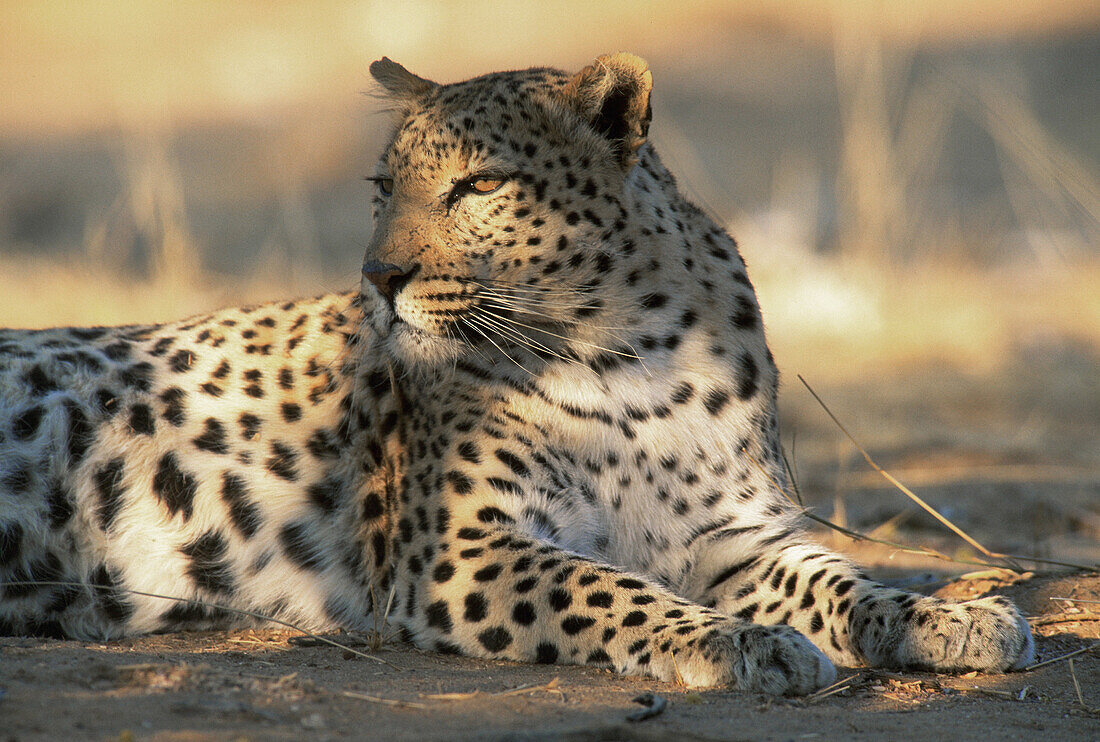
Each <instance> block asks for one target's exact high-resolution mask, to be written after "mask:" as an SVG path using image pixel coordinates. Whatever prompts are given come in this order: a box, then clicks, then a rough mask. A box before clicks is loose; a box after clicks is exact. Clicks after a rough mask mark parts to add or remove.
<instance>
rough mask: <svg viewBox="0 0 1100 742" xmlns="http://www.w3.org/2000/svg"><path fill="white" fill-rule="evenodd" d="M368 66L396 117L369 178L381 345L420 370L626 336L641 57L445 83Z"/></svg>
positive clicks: (369, 262)
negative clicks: (623, 294) (618, 332)
mask: <svg viewBox="0 0 1100 742" xmlns="http://www.w3.org/2000/svg"><path fill="white" fill-rule="evenodd" d="M371 74H372V75H373V76H374V78H375V80H376V81H377V82H378V83H379V85H380V86H381V88H382V90H383V92H382V95H383V98H384V99H385V100H386V102H387V104H388V106H389V107H390V108H391V109H392V111H393V114H394V116H395V118H396V121H397V125H396V128H395V131H394V133H393V135H392V137H391V139H390V142H389V145H388V146H387V147H386V149H385V151H384V153H383V154H382V156H381V158H380V159H379V161H378V164H377V169H376V172H375V174H374V176H373V177H372V178H370V179H371V180H373V181H374V182H375V183H376V185H377V192H376V194H375V195H374V198H373V212H374V220H375V229H374V233H373V236H372V239H371V241H370V244H369V246H368V248H367V251H366V256H365V261H364V264H363V280H362V285H361V293H362V298H363V303H364V306H365V308H366V309H367V316H368V321H369V323H370V325H371V327H372V330H373V331H374V333H375V334H376V336H377V337H378V338H379V339H380V341H381V343H382V348H383V350H384V352H387V353H389V354H390V356H391V357H392V358H393V359H394V360H395V361H397V362H398V363H400V364H401V365H403V366H405V367H406V368H409V369H416V368H418V367H423V368H431V367H436V366H439V365H442V364H449V363H451V362H453V361H455V360H457V359H460V358H463V357H469V356H477V357H481V358H486V359H490V358H492V359H494V362H495V363H503V364H506V365H507V364H508V361H507V360H506V359H504V358H503V357H502V356H505V355H506V356H509V357H510V358H511V359H512V362H513V363H514V364H515V365H516V366H518V367H522V368H531V367H532V366H535V365H538V364H543V363H549V362H558V361H560V360H564V359H573V360H575V359H577V358H578V357H583V356H585V355H591V354H592V353H595V352H597V351H598V350H601V349H606V348H608V347H609V346H611V345H614V343H615V342H616V341H615V339H614V338H615V335H614V330H613V329H612V328H614V327H622V326H623V325H624V324H629V322H630V321H631V317H630V307H631V306H632V305H631V304H630V302H620V301H618V300H617V299H618V297H617V292H620V291H622V290H623V286H624V285H625V284H624V282H623V281H622V280H621V278H618V279H617V278H614V276H615V275H616V274H617V273H618V272H623V271H625V270H626V267H625V263H626V262H629V260H630V258H631V256H632V255H634V254H635V252H636V249H635V248H636V245H635V243H636V241H637V236H636V230H635V226H636V225H633V224H632V217H631V210H632V209H631V206H630V203H629V199H628V198H627V194H626V191H627V190H628V189H629V181H630V175H631V171H632V170H635V169H637V168H636V164H637V161H638V156H639V150H640V149H641V148H643V147H645V146H646V136H647V131H648V126H649V120H650V108H649V95H650V89H651V87H652V78H651V76H650V73H649V70H648V68H647V66H646V64H645V62H643V61H642V60H641V59H639V58H637V57H635V56H633V55H630V54H615V55H610V56H602V57H600V58H598V59H596V60H595V61H594V62H593V63H592V64H591V65H589V66H588V67H585V68H584V69H583V70H581V71H580V72H579V73H577V74H576V75H568V74H566V73H564V72H561V71H558V70H553V69H529V70H523V71H517V72H502V73H495V74H490V75H485V76H482V77H477V78H474V79H471V80H467V81H464V82H459V83H454V84H448V85H440V84H437V83H434V82H431V81H429V80H426V79H424V78H421V77H418V76H416V75H414V74H412V73H411V72H409V71H408V70H406V69H405V68H404V67H402V66H400V65H398V64H396V63H395V62H392V61H390V60H389V59H386V58H383V59H381V60H379V61H377V62H375V63H374V64H372V65H371Z"/></svg>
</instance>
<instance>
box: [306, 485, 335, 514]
mask: <svg viewBox="0 0 1100 742" xmlns="http://www.w3.org/2000/svg"><path fill="white" fill-rule="evenodd" d="M306 494H307V495H308V496H309V501H310V502H312V503H313V504H314V505H316V506H317V507H318V508H320V509H321V511H322V512H323V513H325V514H326V515H331V514H332V513H333V512H335V511H336V507H337V505H339V504H340V500H341V495H342V494H343V487H342V486H341V483H340V480H339V479H336V478H335V477H326V478H324V479H322V480H321V481H320V482H314V483H313V484H311V485H309V487H307V488H306Z"/></svg>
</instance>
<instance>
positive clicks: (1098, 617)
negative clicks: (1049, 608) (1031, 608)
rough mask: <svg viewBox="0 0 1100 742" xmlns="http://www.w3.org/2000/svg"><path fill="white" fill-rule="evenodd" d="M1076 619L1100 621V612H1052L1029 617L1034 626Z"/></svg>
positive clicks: (1070, 621)
mask: <svg viewBox="0 0 1100 742" xmlns="http://www.w3.org/2000/svg"><path fill="white" fill-rule="evenodd" d="M1074 621H1100V613H1052V614H1051V615H1049V616H1038V617H1037V618H1032V619H1028V623H1030V624H1031V625H1032V626H1046V625H1048V624H1054V623H1072V622H1074Z"/></svg>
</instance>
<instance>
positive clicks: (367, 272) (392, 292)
mask: <svg viewBox="0 0 1100 742" xmlns="http://www.w3.org/2000/svg"><path fill="white" fill-rule="evenodd" d="M414 273H416V269H415V268H413V269H412V270H408V271H407V270H404V269H403V268H401V267H400V266H397V265H394V264H393V263H383V262H381V261H378V260H368V261H367V262H365V263H363V277H364V278H366V279H367V280H368V281H370V282H371V283H372V284H374V287H375V288H376V289H378V293H380V294H382V296H383V297H385V299H386V301H388V302H389V303H391V304H392V303H393V298H394V297H395V296H397V292H398V291H400V290H401V289H402V288H403V287H404V286H405V284H407V283H408V282H409V279H410V278H412V277H413V274H414Z"/></svg>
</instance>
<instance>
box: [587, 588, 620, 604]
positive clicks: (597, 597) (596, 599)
mask: <svg viewBox="0 0 1100 742" xmlns="http://www.w3.org/2000/svg"><path fill="white" fill-rule="evenodd" d="M614 601H615V597H614V596H613V595H612V594H611V593H609V592H606V591H604V590H600V591H598V592H594V593H592V594H591V595H589V596H588V599H587V600H586V601H585V602H586V603H588V605H590V606H591V607H593V608H610V607H611V604H612V603H613V602H614Z"/></svg>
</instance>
